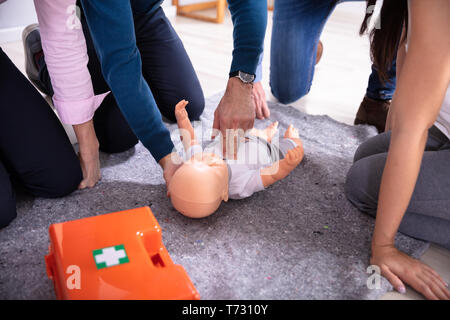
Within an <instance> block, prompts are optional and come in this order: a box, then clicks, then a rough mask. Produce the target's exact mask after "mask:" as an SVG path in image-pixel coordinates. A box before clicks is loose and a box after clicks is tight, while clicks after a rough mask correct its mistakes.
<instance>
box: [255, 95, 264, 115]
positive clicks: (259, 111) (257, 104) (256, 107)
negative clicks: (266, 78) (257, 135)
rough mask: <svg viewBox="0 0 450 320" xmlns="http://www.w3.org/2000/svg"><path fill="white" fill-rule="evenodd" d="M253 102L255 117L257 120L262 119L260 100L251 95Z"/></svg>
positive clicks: (256, 96)
mask: <svg viewBox="0 0 450 320" xmlns="http://www.w3.org/2000/svg"><path fill="white" fill-rule="evenodd" d="M253 101H254V102H255V112H256V117H257V118H258V119H260V120H261V119H264V118H263V112H262V100H261V98H260V97H259V96H258V95H257V94H254V95H253Z"/></svg>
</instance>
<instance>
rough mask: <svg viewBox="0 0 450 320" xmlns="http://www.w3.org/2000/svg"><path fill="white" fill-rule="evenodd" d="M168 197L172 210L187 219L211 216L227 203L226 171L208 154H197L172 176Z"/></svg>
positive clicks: (218, 158)
mask: <svg viewBox="0 0 450 320" xmlns="http://www.w3.org/2000/svg"><path fill="white" fill-rule="evenodd" d="M169 196H170V199H171V201H172V204H173V206H174V208H175V209H177V210H178V211H179V212H180V213H182V214H183V215H185V216H187V217H190V218H203V217H207V216H209V215H211V214H212V213H214V212H215V211H216V210H217V208H219V206H220V204H221V202H222V200H225V201H227V200H228V168H227V165H226V163H225V162H224V161H223V160H222V159H221V158H220V157H218V156H216V155H214V154H212V153H203V154H197V155H195V156H194V157H192V159H190V160H189V161H186V162H185V163H184V164H183V165H182V166H181V167H180V168H179V169H178V170H177V171H176V172H175V174H174V176H173V177H172V179H171V181H170V185H169Z"/></svg>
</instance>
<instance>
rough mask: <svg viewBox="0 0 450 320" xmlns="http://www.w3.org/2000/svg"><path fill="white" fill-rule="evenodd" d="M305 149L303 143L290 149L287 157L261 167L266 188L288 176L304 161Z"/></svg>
mask: <svg viewBox="0 0 450 320" xmlns="http://www.w3.org/2000/svg"><path fill="white" fill-rule="evenodd" d="M303 155H304V151H303V148H302V146H301V145H299V146H297V147H295V148H293V149H291V150H289V151H288V152H287V154H286V157H285V158H284V159H282V160H279V161H277V162H275V163H274V164H273V165H271V166H270V167H266V168H263V169H261V179H262V182H263V185H264V187H265V188H267V187H268V186H270V185H271V184H274V183H275V182H277V181H280V180H282V179H284V178H286V177H287V176H288V175H289V173H291V171H292V170H294V169H295V167H297V166H298V165H299V163H300V162H301V161H302V159H303Z"/></svg>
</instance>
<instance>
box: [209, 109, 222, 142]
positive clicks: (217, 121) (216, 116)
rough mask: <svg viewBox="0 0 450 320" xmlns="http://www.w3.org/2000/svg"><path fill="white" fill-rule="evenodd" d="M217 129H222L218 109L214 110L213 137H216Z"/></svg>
mask: <svg viewBox="0 0 450 320" xmlns="http://www.w3.org/2000/svg"><path fill="white" fill-rule="evenodd" d="M217 131H220V118H219V114H218V112H217V109H216V111H215V112H214V122H213V132H212V134H211V139H214V138H215V137H216V133H217Z"/></svg>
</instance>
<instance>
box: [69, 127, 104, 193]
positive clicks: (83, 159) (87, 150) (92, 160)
mask: <svg viewBox="0 0 450 320" xmlns="http://www.w3.org/2000/svg"><path fill="white" fill-rule="evenodd" d="M73 129H74V131H75V135H76V136H77V140H78V145H79V147H80V151H79V153H78V158H79V159H80V165H81V170H82V172H83V180H82V181H81V183H80V185H79V186H78V189H85V188H93V187H94V186H95V185H96V184H97V182H98V181H99V180H100V179H101V174H100V159H99V151H98V147H99V143H98V140H97V136H96V134H95V129H94V123H93V121H92V120H90V121H88V122H85V123H83V124H78V125H74V126H73Z"/></svg>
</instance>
